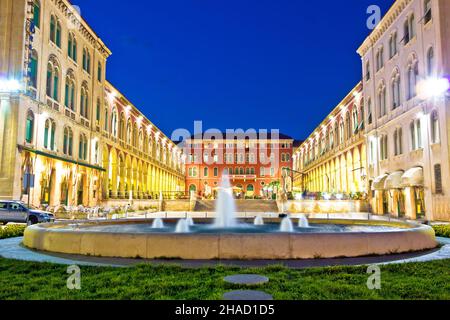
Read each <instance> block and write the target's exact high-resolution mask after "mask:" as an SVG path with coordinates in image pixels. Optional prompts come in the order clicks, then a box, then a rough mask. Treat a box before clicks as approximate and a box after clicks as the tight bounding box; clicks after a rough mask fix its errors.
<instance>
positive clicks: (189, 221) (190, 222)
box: [186, 217, 195, 227]
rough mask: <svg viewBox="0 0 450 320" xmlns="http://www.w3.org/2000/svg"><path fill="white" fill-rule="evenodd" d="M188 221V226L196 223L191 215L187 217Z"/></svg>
mask: <svg viewBox="0 0 450 320" xmlns="http://www.w3.org/2000/svg"><path fill="white" fill-rule="evenodd" d="M186 222H187V224H188V226H190V227H192V226H193V225H195V223H194V219H192V217H189V218H187V219H186Z"/></svg>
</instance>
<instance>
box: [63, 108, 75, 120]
mask: <svg viewBox="0 0 450 320" xmlns="http://www.w3.org/2000/svg"><path fill="white" fill-rule="evenodd" d="M64 114H65V115H66V117H68V118H70V119H72V120H75V112H73V111H72V110H70V109H69V108H65V110H64Z"/></svg>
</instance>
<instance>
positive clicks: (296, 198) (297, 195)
mask: <svg viewBox="0 0 450 320" xmlns="http://www.w3.org/2000/svg"><path fill="white" fill-rule="evenodd" d="M294 199H295V200H303V195H302V194H301V193H296V194H295V195H294Z"/></svg>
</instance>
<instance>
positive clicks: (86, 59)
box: [83, 48, 91, 74]
mask: <svg viewBox="0 0 450 320" xmlns="http://www.w3.org/2000/svg"><path fill="white" fill-rule="evenodd" d="M83 70H84V71H86V72H87V73H89V74H91V54H90V53H89V50H88V49H87V48H84V49H83Z"/></svg>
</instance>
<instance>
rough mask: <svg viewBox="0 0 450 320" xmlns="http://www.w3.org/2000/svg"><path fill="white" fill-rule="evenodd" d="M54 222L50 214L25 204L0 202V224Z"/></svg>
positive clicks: (10, 201)
mask: <svg viewBox="0 0 450 320" xmlns="http://www.w3.org/2000/svg"><path fill="white" fill-rule="evenodd" d="M54 221H55V216H54V215H53V214H52V213H50V212H46V211H42V210H39V209H37V208H34V207H32V206H30V207H29V206H28V205H27V204H26V203H25V202H22V201H14V200H0V224H7V223H8V222H14V223H26V224H28V225H32V224H37V223H44V222H54Z"/></svg>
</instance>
